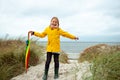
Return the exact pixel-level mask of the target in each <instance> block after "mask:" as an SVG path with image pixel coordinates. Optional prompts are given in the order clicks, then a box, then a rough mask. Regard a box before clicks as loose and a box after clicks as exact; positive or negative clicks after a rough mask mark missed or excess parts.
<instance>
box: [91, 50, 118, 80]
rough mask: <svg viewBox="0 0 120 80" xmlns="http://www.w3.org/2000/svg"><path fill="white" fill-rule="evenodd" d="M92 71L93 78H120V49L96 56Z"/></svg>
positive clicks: (95, 79)
mask: <svg viewBox="0 0 120 80" xmlns="http://www.w3.org/2000/svg"><path fill="white" fill-rule="evenodd" d="M91 72H92V74H93V76H92V80H120V51H118V52H115V53H114V54H109V55H106V54H105V55H101V56H100V57H98V58H96V59H95V60H94V61H93V66H92V68H91Z"/></svg>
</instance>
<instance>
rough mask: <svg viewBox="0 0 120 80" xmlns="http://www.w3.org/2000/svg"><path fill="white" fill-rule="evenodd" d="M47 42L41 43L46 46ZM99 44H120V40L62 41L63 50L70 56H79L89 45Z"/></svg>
mask: <svg viewBox="0 0 120 80" xmlns="http://www.w3.org/2000/svg"><path fill="white" fill-rule="evenodd" d="M46 44H47V42H45V41H42V42H41V43H40V45H43V46H46ZM97 44H107V45H120V42H80V41H79V42H78V41H76V42H71V41H61V43H60V46H61V50H62V51H64V52H65V53H67V54H68V56H69V58H78V57H79V55H80V53H82V52H83V50H85V49H86V48H88V47H91V46H94V45H97Z"/></svg>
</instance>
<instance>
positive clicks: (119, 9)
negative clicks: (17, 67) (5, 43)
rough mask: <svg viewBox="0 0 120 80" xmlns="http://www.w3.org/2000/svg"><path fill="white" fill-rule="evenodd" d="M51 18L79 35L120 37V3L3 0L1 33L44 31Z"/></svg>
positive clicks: (107, 0) (115, 0)
mask: <svg viewBox="0 0 120 80" xmlns="http://www.w3.org/2000/svg"><path fill="white" fill-rule="evenodd" d="M52 16H57V17H58V18H59V19H60V27H62V28H63V29H64V30H66V31H68V32H70V33H72V34H74V35H77V36H92V35H93V36H105V35H106V36H107V35H112V36H116V35H117V36H118V35H120V33H119V32H120V31H119V30H120V29H119V27H120V24H119V21H120V1H119V0H70V1H68V0H57V1H56V0H47V1H42V0H17V1H16V0H1V1H0V32H1V34H6V33H8V34H11V35H16V36H17V35H26V34H27V32H28V31H29V30H34V31H40V32H41V31H43V30H44V28H45V27H46V26H48V25H49V22H50V19H51V18H52Z"/></svg>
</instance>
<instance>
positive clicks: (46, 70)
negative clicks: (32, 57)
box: [43, 52, 52, 80]
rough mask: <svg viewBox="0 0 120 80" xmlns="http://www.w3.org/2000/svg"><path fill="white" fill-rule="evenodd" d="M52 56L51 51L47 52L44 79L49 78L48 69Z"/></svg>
mask: <svg viewBox="0 0 120 80" xmlns="http://www.w3.org/2000/svg"><path fill="white" fill-rule="evenodd" d="M51 58H52V53H51V52H47V57H46V59H47V60H46V63H45V71H44V76H43V80H47V76H48V70H49V65H50V62H51Z"/></svg>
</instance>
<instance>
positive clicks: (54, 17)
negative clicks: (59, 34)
mask: <svg viewBox="0 0 120 80" xmlns="http://www.w3.org/2000/svg"><path fill="white" fill-rule="evenodd" d="M53 19H56V20H57V22H58V26H59V19H58V18H57V17H52V19H51V21H52V20H53Z"/></svg>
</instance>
